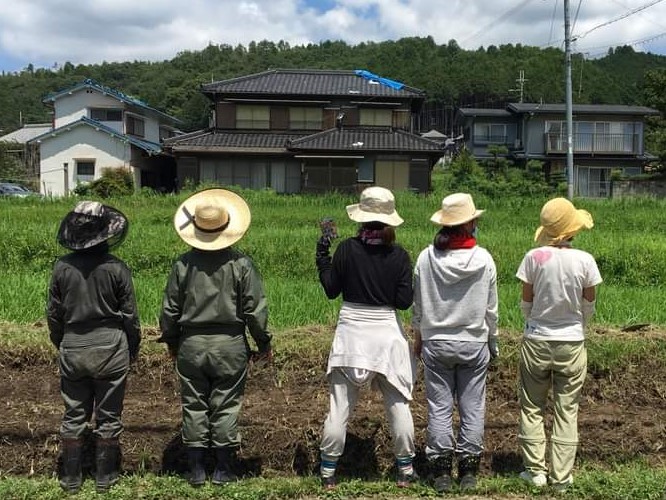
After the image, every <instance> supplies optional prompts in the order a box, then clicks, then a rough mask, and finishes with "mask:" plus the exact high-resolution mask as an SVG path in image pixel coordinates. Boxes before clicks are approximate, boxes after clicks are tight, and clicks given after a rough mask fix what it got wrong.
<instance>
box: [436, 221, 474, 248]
mask: <svg viewBox="0 0 666 500" xmlns="http://www.w3.org/2000/svg"><path fill="white" fill-rule="evenodd" d="M468 233H469V232H468V231H467V230H466V229H465V225H464V224H460V225H458V226H442V228H441V229H440V230H439V231H437V234H436V235H435V239H434V240H433V242H432V244H433V245H434V246H435V248H436V249H437V250H447V249H448V248H449V244H450V243H451V238H452V237H454V236H464V235H467V234H468Z"/></svg>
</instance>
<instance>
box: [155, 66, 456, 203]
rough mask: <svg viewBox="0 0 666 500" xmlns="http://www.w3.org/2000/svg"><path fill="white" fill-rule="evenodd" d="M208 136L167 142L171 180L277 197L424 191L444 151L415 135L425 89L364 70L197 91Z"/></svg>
mask: <svg viewBox="0 0 666 500" xmlns="http://www.w3.org/2000/svg"><path fill="white" fill-rule="evenodd" d="M201 92H202V93H203V94H204V95H206V97H208V98H209V99H210V101H211V110H212V113H211V115H212V116H211V125H210V127H209V128H208V129H205V130H199V131H197V132H192V133H190V134H185V135H182V136H179V137H174V138H170V139H167V140H166V141H165V142H164V147H165V149H166V150H168V151H169V152H170V153H171V154H172V155H173V156H174V157H175V158H176V162H177V172H178V182H179V184H181V185H182V184H183V183H184V182H187V181H188V180H189V181H191V182H195V183H198V182H212V183H217V184H220V185H238V186H241V187H245V188H252V189H261V188H272V189H274V190H275V191H277V192H280V193H297V192H323V191H329V190H340V191H353V190H358V189H359V188H362V187H364V186H366V185H371V184H374V185H380V186H384V187H387V188H389V189H393V190H407V189H409V190H413V191H418V192H426V191H428V190H430V186H431V171H432V166H433V165H434V164H435V162H436V161H437V160H438V159H439V158H440V157H441V156H442V155H443V154H444V147H443V144H442V143H441V142H440V141H433V140H430V139H427V138H423V137H421V136H420V135H418V134H415V133H414V121H415V114H416V112H417V111H418V110H419V109H420V107H421V106H422V104H423V101H424V100H425V94H424V92H423V91H421V90H419V89H416V88H413V87H409V86H407V85H404V84H402V83H400V82H396V81H393V80H389V79H387V78H382V77H379V76H377V75H373V74H371V73H369V72H367V71H363V70H357V71H334V70H303V69H276V70H270V71H265V72H262V73H257V74H252V75H248V76H243V77H239V78H232V79H230V80H223V81H219V82H213V83H209V84H206V85H203V86H202V87H201Z"/></svg>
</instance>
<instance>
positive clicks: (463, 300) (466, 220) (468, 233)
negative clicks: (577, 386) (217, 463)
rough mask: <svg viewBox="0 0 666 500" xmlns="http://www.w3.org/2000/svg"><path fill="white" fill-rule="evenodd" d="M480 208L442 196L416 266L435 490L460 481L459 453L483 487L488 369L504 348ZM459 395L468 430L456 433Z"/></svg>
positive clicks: (465, 478) (468, 485)
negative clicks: (433, 230) (481, 240)
mask: <svg viewBox="0 0 666 500" xmlns="http://www.w3.org/2000/svg"><path fill="white" fill-rule="evenodd" d="M483 213H484V210H477V209H476V207H475V206H474V201H473V200H472V197H471V196H470V195H469V194H467V193H455V194H452V195H449V196H447V197H445V198H444V199H443V200H442V208H441V209H440V210H438V211H437V212H435V213H434V214H433V215H432V217H431V218H430V221H431V222H433V223H435V224H437V225H439V226H441V228H440V230H439V231H438V233H437V234H436V236H435V240H434V242H433V244H431V245H429V246H428V247H427V248H426V249H424V250H423V251H422V252H421V253H420V255H419V257H418V259H417V261H416V266H415V269H414V308H413V315H412V327H413V330H414V339H415V342H414V350H415V354H416V355H417V356H419V357H421V359H422V360H423V365H424V376H425V390H426V398H427V401H428V429H427V443H426V450H425V451H426V458H427V461H428V465H429V468H430V470H431V472H432V476H433V483H434V487H435V489H436V490H437V491H438V492H440V493H444V492H448V491H450V490H451V488H452V486H453V480H452V477H451V471H452V467H453V459H454V454H455V455H456V456H457V458H458V479H459V480H460V488H461V489H462V490H470V489H473V488H474V487H475V486H476V474H477V473H478V470H479V464H480V459H481V452H482V451H483V433H484V422H485V401H486V374H487V371H488V364H489V362H490V360H491V359H493V358H495V357H496V356H497V355H498V354H499V349H498V346H497V270H496V268H495V262H494V261H493V258H492V256H491V255H490V253H488V251H487V250H485V249H484V248H482V247H480V246H479V245H477V242H476V237H475V236H476V228H477V220H478V218H479V217H480V216H481V214H483ZM456 400H457V403H458V411H459V415H460V430H459V432H458V437H457V439H456V438H455V437H454V431H453V409H454V402H455V401H456Z"/></svg>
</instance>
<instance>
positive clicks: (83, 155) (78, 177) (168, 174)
mask: <svg viewBox="0 0 666 500" xmlns="http://www.w3.org/2000/svg"><path fill="white" fill-rule="evenodd" d="M43 102H44V103H45V104H46V105H47V106H51V107H52V108H53V129H52V130H50V131H48V132H46V133H44V134H42V135H40V136H38V137H35V138H34V139H32V142H36V143H38V144H39V149H40V157H41V162H40V190H41V192H42V194H45V195H53V196H61V195H66V194H68V193H70V192H71V191H72V190H73V189H74V188H75V187H76V186H77V184H79V183H81V182H90V181H93V180H95V179H98V178H99V177H100V176H101V174H102V171H103V170H104V169H105V168H119V167H124V168H127V169H129V170H130V171H131V172H132V174H133V176H134V183H135V186H137V187H138V188H140V187H153V188H167V189H169V188H171V187H172V186H173V185H174V183H175V175H176V174H175V162H174V161H173V159H172V158H171V157H170V156H168V155H166V154H164V152H163V151H162V146H161V141H162V140H164V139H167V138H169V137H173V136H175V135H177V134H178V129H177V128H176V127H177V125H178V123H179V120H178V119H177V118H175V117H172V116H170V115H167V114H165V113H163V112H161V111H158V110H157V109H154V108H151V107H150V106H148V105H147V104H145V103H143V102H142V101H140V100H138V99H136V98H134V97H131V96H128V95H126V94H123V93H122V92H118V91H117V90H113V89H110V88H108V87H104V86H102V85H100V84H98V83H97V82H95V81H93V80H89V79H88V80H84V81H83V82H81V83H78V84H75V85H74V86H72V87H69V88H67V89H65V90H61V91H58V92H55V93H53V94H50V95H48V96H46V97H45V98H44V101H43Z"/></svg>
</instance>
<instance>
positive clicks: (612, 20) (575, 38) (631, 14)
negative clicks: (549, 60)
mask: <svg viewBox="0 0 666 500" xmlns="http://www.w3.org/2000/svg"><path fill="white" fill-rule="evenodd" d="M663 1H664V0H653V1H652V2H650V3H647V4H645V5H642V6H640V7H637V8H635V9H633V10H630V11H629V12H625V13H624V14H622V15H621V16H618V17H615V18H613V19H610V20H609V21H606V22H604V23H601V24H597V25H596V26H595V27H593V28H591V29H589V30H587V31H586V32H585V33H583V34H582V35H578V36H575V37H573V40H578V39H580V38H583V37H585V36H587V35H589V34H590V33H592V32H593V31H595V30H598V29H599V28H603V27H604V26H608V25H609V24H613V23H616V22H618V21H621V20H622V19H626V18H627V17H629V16H633V15H634V14H637V13H638V12H640V11H642V10H645V9H647V8H649V7H652V6H653V5H656V4H658V3H661V2H663Z"/></svg>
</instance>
